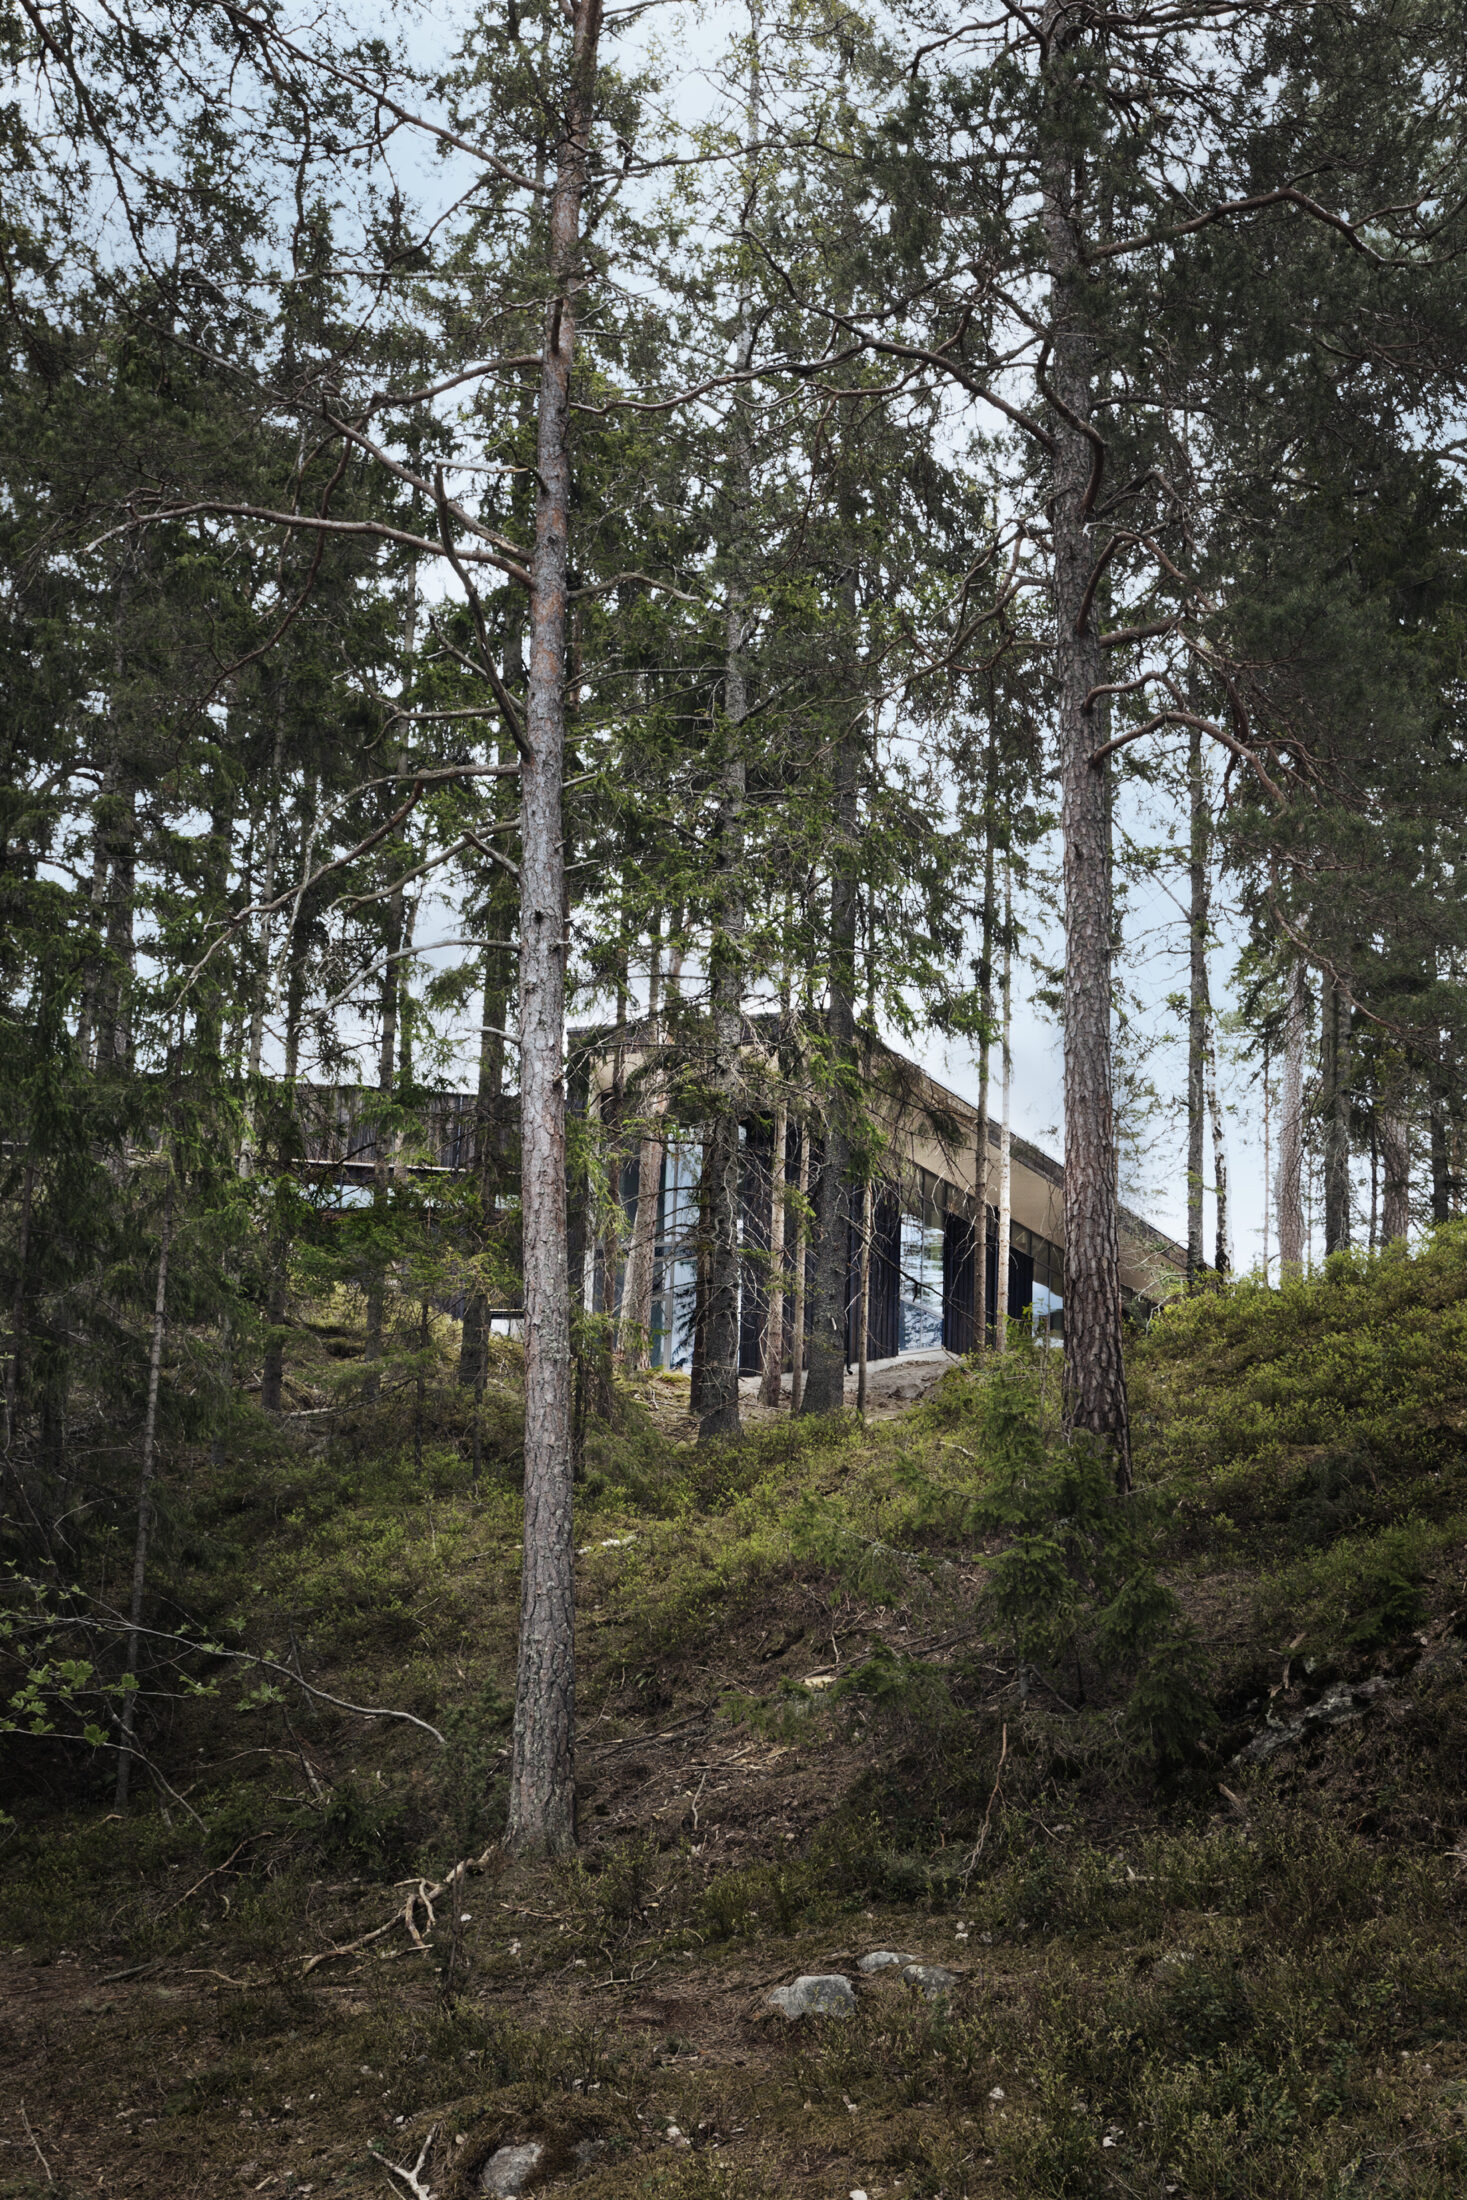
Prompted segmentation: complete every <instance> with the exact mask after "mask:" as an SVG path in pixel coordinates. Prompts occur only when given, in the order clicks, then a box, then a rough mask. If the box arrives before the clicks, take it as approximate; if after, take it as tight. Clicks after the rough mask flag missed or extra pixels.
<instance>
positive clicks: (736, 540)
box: [698, 9, 760, 1441]
mask: <svg viewBox="0 0 1467 2200" xmlns="http://www.w3.org/2000/svg"><path fill="white" fill-rule="evenodd" d="M758 33H759V25H758V14H757V9H756V10H755V11H754V21H753V24H752V36H751V38H750V42H749V105H748V116H747V122H748V132H749V143H750V163H751V164H752V158H753V155H754V153H755V151H756V149H757V146H758V140H759V128H760V71H759V63H760V45H759V35H758ZM753 185H754V178H753V173H752V165H750V167H749V168H748V169H747V170H746V179H745V188H746V192H747V193H748V194H750V195H751V194H752V191H753ZM753 341H754V337H753V321H752V316H751V314H750V312H749V309H748V305H747V302H744V303H743V304H742V305H741V308H740V315H739V325H738V330H737V334H736V337H735V342H734V367H735V371H736V372H738V373H744V372H746V371H747V369H748V365H749V361H750V359H751V358H752V356H753ZM747 404H748V400H747V396H746V394H745V393H744V392H743V391H742V390H737V391H735V393H734V395H733V398H732V401H731V409H730V417H729V440H728V474H729V488H730V492H731V503H732V506H733V515H732V519H731V522H730V526H729V548H730V554H731V558H730V562H731V566H732V571H731V573H730V577H729V583H728V610H727V617H726V621H725V645H724V646H725V667H724V686H723V739H724V743H725V753H724V758H723V770H722V781H723V784H722V789H721V795H720V801H719V811H718V826H717V843H716V845H717V858H716V860H717V872H718V876H717V885H716V892H715V899H714V926H713V937H712V940H711V941H710V943H709V956H708V967H709V976H710V981H711V991H712V1009H713V1080H712V1082H713V1090H714V1093H715V1096H716V1100H717V1106H718V1113H717V1114H716V1115H715V1117H714V1119H713V1124H712V1132H711V1138H710V1145H709V1156H708V1194H709V1197H708V1299H707V1306H706V1314H705V1328H704V1339H703V1351H704V1357H703V1397H702V1405H701V1419H700V1420H699V1423H698V1436H699V1440H700V1441H706V1440H707V1439H709V1438H712V1437H719V1436H737V1435H738V1433H739V1426H740V1423H739V1285H740V1255H739V1190H740V1183H739V1179H740V1173H741V1172H740V1153H739V1111H740V1099H741V1096H742V1093H743V1064H742V1053H743V1041H744V1007H743V995H744V881H743V866H744V798H745V794H746V791H747V776H748V774H747V763H746V759H745V755H744V732H743V727H744V721H745V719H746V718H747V717H748V715H749V682H748V668H747V666H746V664H745V658H744V653H745V650H746V647H747V645H748V638H749V606H748V580H747V574H746V571H745V566H746V561H747V556H748V549H749V543H748V499H749V488H750V473H751V470H752V464H753V454H752V447H751V440H750V436H749V429H748V418H747Z"/></svg>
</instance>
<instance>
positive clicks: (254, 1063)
mask: <svg viewBox="0 0 1467 2200" xmlns="http://www.w3.org/2000/svg"><path fill="white" fill-rule="evenodd" d="M284 743H285V719H284V712H283V711H280V712H278V713H277V716H276V721H275V744H274V748H273V750H272V752H271V757H270V788H269V803H270V809H269V818H268V822H267V824H266V827H265V872H264V877H263V879H262V880H261V883H260V894H259V899H260V900H261V901H262V902H264V904H265V911H264V913H262V915H261V916H260V919H259V927H258V954H259V967H258V969H257V970H256V972H255V982H254V984H253V986H252V987H251V989H250V1022H249V1037H248V1039H247V1041H246V1053H245V1077H246V1086H245V1104H244V1134H243V1136H242V1138H241V1139H240V1147H239V1173H240V1175H241V1176H253V1174H254V1171H255V1146H256V1136H257V1132H256V1121H255V1118H256V1110H257V1107H258V1104H259V1103H258V1096H257V1093H256V1087H257V1085H258V1083H259V1077H260V1058H261V1055H262V1054H263V1052H264V1046H265V1004H266V1001H267V1000H268V998H269V993H270V935H271V932H272V930H273V918H272V917H271V915H270V913H269V905H270V903H271V902H272V901H273V900H274V899H275V872H276V866H277V864H278V862H279V859H280V796H281V786H280V780H281V769H280V766H281V755H282V751H283V748H284ZM253 831H254V828H253V827H251V837H252V838H253Z"/></svg>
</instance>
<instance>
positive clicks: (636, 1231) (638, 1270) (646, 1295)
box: [617, 916, 667, 1369]
mask: <svg viewBox="0 0 1467 2200" xmlns="http://www.w3.org/2000/svg"><path fill="white" fill-rule="evenodd" d="M661 984H662V920H661V918H660V916H659V917H658V919H657V922H656V927H655V930H654V933H653V940H652V960H651V964H650V966H649V968H648V972H647V1024H646V1035H647V1036H646V1052H645V1057H644V1060H643V1065H642V1093H641V1107H642V1113H643V1114H644V1115H645V1116H646V1117H647V1118H648V1119H649V1122H650V1123H651V1124H657V1123H660V1121H661V1118H662V1115H663V1112H664V1110H665V1109H666V1106H667V1095H666V1093H665V1091H664V1090H663V1087H662V1081H661V1077H660V1075H659V1073H658V1071H657V1069H656V1068H655V1067H651V1066H649V1065H653V1064H655V1062H656V1058H657V1053H658V1050H659V1048H660V1047H661V1044H662V1031H661V1025H660V1023H659V1021H658V1018H659V1014H660V1011H661V1006H662V1003H661V998H660V995H661ZM661 1203H662V1138H661V1135H660V1133H659V1132H658V1131H657V1130H655V1129H652V1128H644V1130H643V1132H642V1136H641V1139H640V1142H639V1143H638V1146H637V1212H636V1216H635V1219H634V1220H633V1223H632V1235H631V1242H630V1243H629V1245H628V1246H627V1266H626V1279H625V1281H624V1283H623V1285H622V1293H621V1324H620V1327H619V1329H618V1331H617V1344H618V1346H619V1348H620V1350H621V1353H622V1357H623V1360H624V1362H625V1364H626V1366H627V1367H629V1368H633V1369H635V1368H642V1367H645V1366H646V1365H647V1363H648V1360H649V1358H650V1351H649V1347H650V1344H651V1329H652V1271H653V1268H654V1266H655V1264H656V1259H657V1217H658V1210H659V1208H660V1206H661Z"/></svg>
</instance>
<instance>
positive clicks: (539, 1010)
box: [505, 0, 601, 1855]
mask: <svg viewBox="0 0 1467 2200" xmlns="http://www.w3.org/2000/svg"><path fill="white" fill-rule="evenodd" d="M600 29H601V8H600V0H575V7H574V16H573V23H572V38H571V64H570V78H569V83H568V85H567V97H566V115H565V128H564V134H563V136H562V138H561V140H560V144H559V146H558V148H557V153H556V172H555V183H554V187H553V190H552V192H551V199H550V219H549V245H550V252H549V261H550V266H549V273H550V283H551V297H550V303H549V310H548V312H547V315H546V326H545V338H544V352H543V364H542V367H541V377H540V398H539V413H538V420H537V436H536V445H537V449H536V459H537V469H538V474H539V492H538V495H537V497H536V501H535V552H534V562H533V568H532V588H531V595H530V668H529V685H528V695H527V699H526V712H525V745H526V749H527V752H528V753H527V754H526V756H525V757H524V760H523V763H522V765H521V771H520V785H521V810H520V817H521V852H520V1019H519V1038H520V1133H521V1147H522V1154H523V1160H522V1167H521V1191H520V1209H521V1217H522V1222H523V1229H524V1274H525V1550H524V1571H523V1576H522V1581H521V1592H520V1640H519V1667H518V1673H517V1677H516V1686H515V1713H514V1744H513V1757H512V1761H511V1770H510V1791H509V1819H508V1824H507V1827H506V1830H505V1842H506V1845H507V1846H508V1847H510V1848H511V1849H518V1850H526V1849H532V1850H538V1851H544V1852H547V1853H549V1854H551V1855H564V1854H565V1853H566V1852H567V1851H569V1850H570V1849H571V1848H573V1847H574V1845H575V1839H576V1827H575V1774H574V1764H573V1757H572V1751H573V1726H574V1717H575V1665H574V1660H575V1579H574V1574H575V1552H574V1540H573V1538H574V1524H573V1517H572V1502H573V1486H574V1485H573V1474H574V1462H573V1459H572V1455H571V1356H570V1318H569V1317H570V1306H569V1298H570V1276H569V1269H568V1254H567V1245H566V1184H565V1158H566V1153H565V945H564V943H565V869H564V865H565V853H564V848H563V845H562V837H563V835H562V820H561V806H562V786H563V781H564V757H565V724H566V638H567V635H566V630H567V588H568V578H567V576H568V567H569V550H570V542H569V532H570V507H571V477H570V455H569V449H568V434H569V427H570V381H571V366H572V360H573V355H574V346H575V302H576V297H577V295H578V284H579V280H580V276H581V202H582V199H583V196H584V193H585V189H586V179H587V170H588V165H589V155H590V142H591V125H592V115H593V110H594V100H595V87H596V48H597V41H598V38H599V35H600Z"/></svg>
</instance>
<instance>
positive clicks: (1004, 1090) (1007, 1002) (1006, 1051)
mask: <svg viewBox="0 0 1467 2200" xmlns="http://www.w3.org/2000/svg"><path fill="white" fill-rule="evenodd" d="M1012 923H1013V899H1012V893H1011V890H1010V882H1009V875H1008V869H1007V865H1005V871H1004V910H1003V978H1002V981H1001V1010H1000V1013H1001V1017H1002V1022H1001V1025H1000V1030H999V1044H1000V1047H1001V1049H1002V1054H1001V1057H1000V1071H999V1075H1000V1101H999V1105H1000V1108H1001V1111H1002V1112H1001V1114H1000V1117H999V1126H998V1259H997V1261H996V1263H995V1268H994V1307H993V1341H994V1344H995V1345H996V1347H997V1348H998V1350H999V1351H1000V1352H1007V1350H1008V1348H1009V1248H1010V1245H1011V1244H1012V1241H1013V1230H1014V1208H1013V1195H1014V1181H1013V1137H1012V1130H1011V1116H1010V1103H1011V1099H1012V1094H1013V1066H1014V1063H1013V1047H1012V1041H1011V1010H1012V1003H1013V934H1012Z"/></svg>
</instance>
